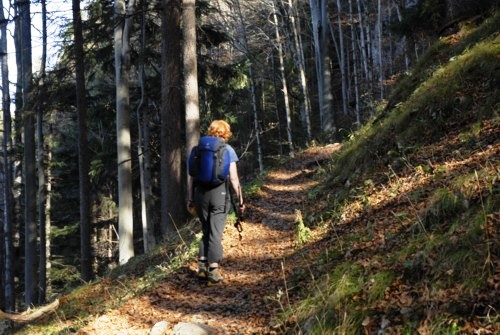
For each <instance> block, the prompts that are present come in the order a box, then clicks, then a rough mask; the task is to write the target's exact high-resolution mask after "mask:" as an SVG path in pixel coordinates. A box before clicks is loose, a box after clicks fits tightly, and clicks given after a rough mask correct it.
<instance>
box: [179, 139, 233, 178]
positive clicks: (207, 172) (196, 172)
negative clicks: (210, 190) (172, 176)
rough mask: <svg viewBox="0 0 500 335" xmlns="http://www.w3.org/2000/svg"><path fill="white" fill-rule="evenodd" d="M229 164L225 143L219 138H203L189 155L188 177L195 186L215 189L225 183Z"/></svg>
mask: <svg viewBox="0 0 500 335" xmlns="http://www.w3.org/2000/svg"><path fill="white" fill-rule="evenodd" d="M230 164H231V160H230V157H229V151H228V150H227V147H226V142H225V141H224V140H223V139H222V138H220V137H214V136H203V137H202V138H200V142H199V143H198V145H197V146H195V147H194V148H193V149H192V150H191V154H190V155H189V161H188V170H189V175H190V176H192V177H193V179H194V182H195V184H197V185H203V186H205V187H215V186H218V185H220V184H222V183H223V182H225V181H226V179H227V176H228V175H229V165H230Z"/></svg>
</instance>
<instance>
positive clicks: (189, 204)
mask: <svg viewBox="0 0 500 335" xmlns="http://www.w3.org/2000/svg"><path fill="white" fill-rule="evenodd" d="M187 211H188V213H189V214H191V215H192V216H195V215H196V208H195V206H194V201H193V200H188V202H187Z"/></svg>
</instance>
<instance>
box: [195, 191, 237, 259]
mask: <svg viewBox="0 0 500 335" xmlns="http://www.w3.org/2000/svg"><path fill="white" fill-rule="evenodd" d="M227 183H228V182H227V181H226V182H225V183H223V184H221V185H219V186H216V187H215V188H211V189H208V188H204V187H202V186H198V187H196V190H195V204H196V213H197V214H198V217H199V218H200V221H201V227H202V232H203V236H202V238H201V241H200V249H199V257H200V258H201V257H204V258H206V259H207V260H208V263H209V264H210V263H219V262H220V261H221V260H222V234H223V233H224V227H225V226H226V217H227V213H228V212H229V209H230V205H231V203H230V198H229V194H228V193H229V192H228V189H227Z"/></svg>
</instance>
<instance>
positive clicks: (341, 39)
mask: <svg viewBox="0 0 500 335" xmlns="http://www.w3.org/2000/svg"><path fill="white" fill-rule="evenodd" d="M337 9H338V20H337V25H338V28H339V56H340V59H339V61H340V62H339V63H340V75H341V84H342V111H343V112H344V115H347V113H348V110H347V105H348V102H349V101H348V100H349V98H348V94H347V75H346V72H347V71H346V68H347V63H346V59H345V58H346V57H345V49H344V33H343V31H342V5H341V4H340V0H337Z"/></svg>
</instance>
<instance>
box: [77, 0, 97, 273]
mask: <svg viewBox="0 0 500 335" xmlns="http://www.w3.org/2000/svg"><path fill="white" fill-rule="evenodd" d="M72 5H73V30H74V36H75V42H74V43H75V67H76V68H75V74H76V108H77V119H78V174H79V189H80V254H81V260H80V277H81V279H82V280H84V281H90V280H91V279H92V272H93V271H92V247H91V237H90V235H91V233H90V192H89V189H90V179H89V170H90V163H89V154H88V139H87V133H88V126H87V99H86V95H85V94H86V91H85V60H84V57H85V56H84V51H83V28H82V17H81V12H80V0H73V2H72Z"/></svg>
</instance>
